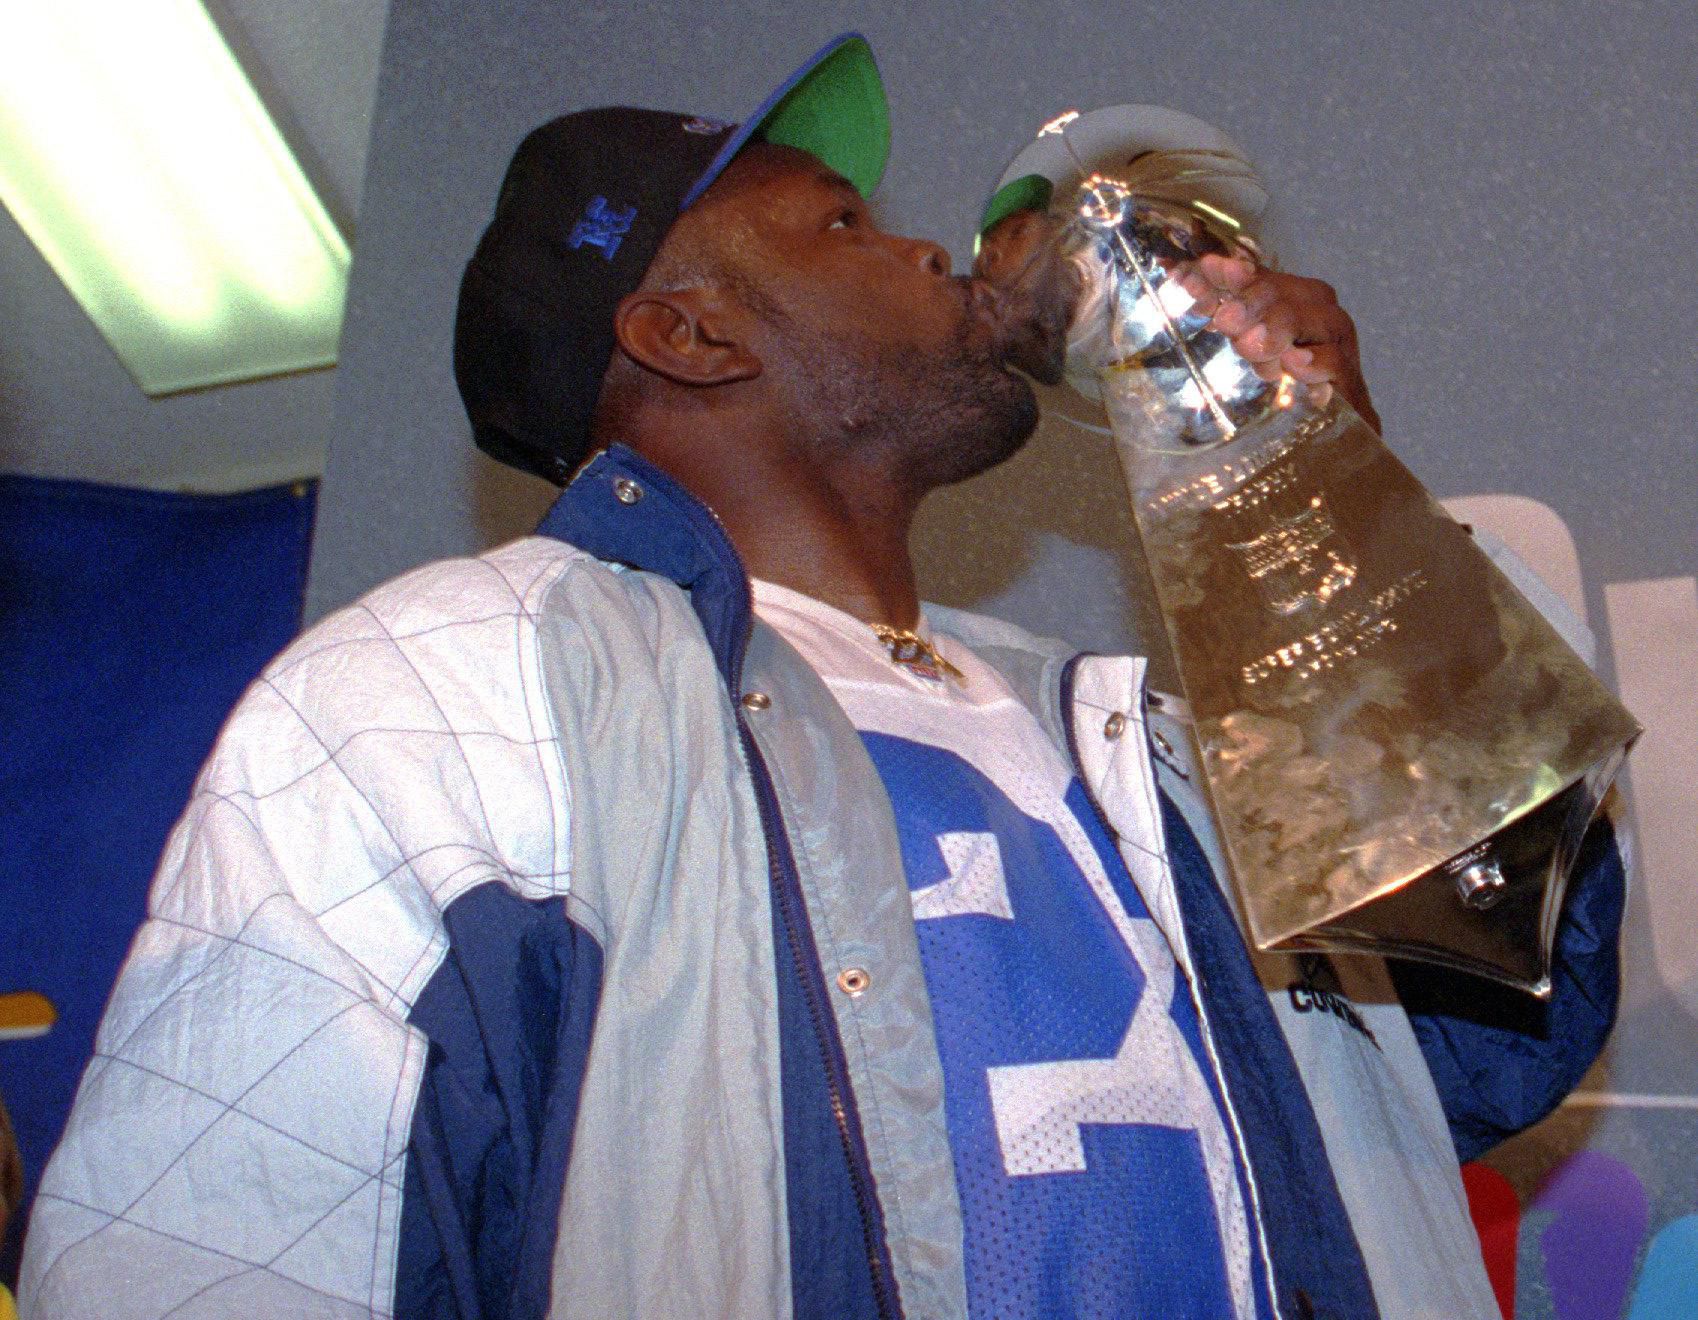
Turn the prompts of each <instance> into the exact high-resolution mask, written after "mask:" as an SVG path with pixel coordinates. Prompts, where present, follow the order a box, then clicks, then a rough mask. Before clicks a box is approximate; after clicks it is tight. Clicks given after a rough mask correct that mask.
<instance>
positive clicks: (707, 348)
mask: <svg viewBox="0 0 1698 1320" xmlns="http://www.w3.org/2000/svg"><path fill="white" fill-rule="evenodd" d="M613 334H614V337H615V338H616V339H617V340H618V342H619V347H620V349H622V350H623V351H624V353H625V355H626V356H627V357H629V358H630V359H631V360H632V361H633V362H635V363H636V364H637V365H638V366H640V367H643V368H645V369H646V370H649V371H652V372H654V373H655V374H656V375H658V376H664V377H666V379H668V380H670V381H675V382H676V383H678V384H680V385H695V386H707V385H729V384H731V383H733V382H735V381H740V380H753V379H754V378H755V377H756V376H758V375H760V374H761V360H760V358H758V357H756V356H755V354H754V353H753V352H752V351H750V349H749V348H748V347H747V346H746V345H745V344H744V343H743V342H742V336H741V334H740V332H739V330H738V318H737V317H736V316H734V315H732V314H731V309H730V308H728V307H727V306H726V304H725V302H724V298H723V295H722V294H720V293H719V291H718V290H716V289H712V288H697V289H679V290H675V291H667V292H652V293H651V292H647V291H645V290H638V291H637V292H636V293H632V294H627V295H626V296H625V297H624V298H623V299H621V300H620V303H619V307H618V309H617V310H616V311H615V312H614V314H613Z"/></svg>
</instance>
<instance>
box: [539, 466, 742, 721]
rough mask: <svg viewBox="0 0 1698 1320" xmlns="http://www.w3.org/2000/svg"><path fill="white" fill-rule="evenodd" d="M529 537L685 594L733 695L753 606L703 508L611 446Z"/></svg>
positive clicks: (721, 534) (738, 564)
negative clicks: (659, 580) (638, 572)
mask: <svg viewBox="0 0 1698 1320" xmlns="http://www.w3.org/2000/svg"><path fill="white" fill-rule="evenodd" d="M537 534H538V535H540V536H552V537H554V538H556V539H557V540H561V541H567V542H570V543H571V544H572V545H575V546H577V547H578V548H579V549H581V550H586V551H588V552H589V553H590V554H592V555H594V556H595V557H596V558H597V559H605V560H608V561H610V562H613V563H619V564H628V565H630V566H631V567H632V568H640V569H643V570H645V571H647V572H650V573H658V574H660V575H661V576H662V577H666V578H670V579H671V580H672V581H673V582H676V583H677V584H678V585H679V586H680V587H683V588H684V589H685V590H686V591H688V592H689V593H690V603H691V604H692V605H693V606H694V607H695V611H696V615H697V617H698V618H700V619H701V622H702V629H703V631H705V632H706V634H707V640H708V645H709V646H710V647H711V648H712V649H713V656H714V661H715V663H716V664H718V666H719V672H720V673H721V674H722V675H723V676H724V678H725V681H726V684H727V686H729V687H730V688H731V690H732V691H733V693H735V691H736V688H737V679H738V675H739V673H740V672H741V670H742V667H743V652H744V649H745V648H746V647H747V645H748V640H749V629H750V627H751V625H752V622H753V619H754V604H753V600H752V598H751V595H750V591H749V574H748V571H747V570H746V569H745V568H744V567H743V561H742V559H740V558H739V557H738V555H737V551H736V549H735V547H733V546H732V544H731V538H730V537H729V536H727V535H726V532H725V527H724V524H722V523H721V522H720V521H719V519H718V518H717V517H716V516H715V515H714V513H713V511H712V510H711V509H709V508H708V507H707V505H705V504H703V503H702V502H701V501H700V500H699V499H697V498H696V497H695V496H694V495H692V494H691V493H690V492H689V491H688V490H686V489H685V488H684V487H683V486H681V485H680V484H679V483H678V482H677V481H675V480H674V479H673V478H671V477H669V476H668V475H667V474H666V473H664V472H662V471H661V470H660V469H659V468H657V467H656V466H655V465H654V464H652V463H650V462H649V461H648V460H647V459H645V458H643V457H642V456H641V455H639V454H638V453H636V452H635V451H634V450H631V449H628V448H626V447H625V446H624V445H613V446H611V447H610V448H608V449H606V450H604V451H603V452H601V453H600V454H597V455H596V456H595V457H594V458H593V459H591V460H590V462H589V463H588V464H586V465H585V466H584V468H583V470H582V471H580V472H579V473H578V475H577V476H576V477H575V478H574V479H573V481H572V484H571V485H569V486H567V487H566V489H565V490H564V491H562V492H561V494H560V498H559V499H558V500H556V501H555V502H554V505H553V507H552V508H550V509H549V511H548V512H547V513H546V514H544V515H543V519H542V522H540V523H539V524H538V525H537Z"/></svg>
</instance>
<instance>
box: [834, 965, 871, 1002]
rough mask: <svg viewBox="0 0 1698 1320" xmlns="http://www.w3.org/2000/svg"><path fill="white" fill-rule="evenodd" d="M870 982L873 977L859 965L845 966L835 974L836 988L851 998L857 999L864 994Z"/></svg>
mask: <svg viewBox="0 0 1698 1320" xmlns="http://www.w3.org/2000/svg"><path fill="white" fill-rule="evenodd" d="M872 983H873V978H872V977H870V976H868V975H867V973H866V971H865V970H864V969H863V968H860V967H845V968H844V969H843V970H842V971H841V972H839V973H838V974H837V988H838V989H839V990H841V991H842V992H843V993H844V994H846V995H848V996H849V998H851V999H859V998H860V997H861V996H862V995H864V994H866V993H867V987H868V986H870V985H871V984H872Z"/></svg>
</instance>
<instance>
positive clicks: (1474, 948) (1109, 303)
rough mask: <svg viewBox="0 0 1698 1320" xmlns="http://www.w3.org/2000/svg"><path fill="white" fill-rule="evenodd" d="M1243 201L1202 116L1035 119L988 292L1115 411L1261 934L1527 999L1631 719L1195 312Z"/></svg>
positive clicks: (1329, 408) (1370, 453)
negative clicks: (1030, 311)
mask: <svg viewBox="0 0 1698 1320" xmlns="http://www.w3.org/2000/svg"><path fill="white" fill-rule="evenodd" d="M1134 128H1135V131H1134ZM1265 201H1266V194H1265V192H1264V191H1263V190H1262V188H1261V185H1260V183H1259V182H1258V181H1257V179H1256V176H1255V174H1254V171H1253V170H1252V169H1251V168H1250V166H1249V165H1248V164H1247V162H1246V161H1245V160H1244V157H1243V154H1242V153H1241V152H1240V151H1239V150H1238V149H1237V148H1236V147H1235V146H1234V145H1233V144H1232V143H1231V142H1230V141H1229V140H1228V139H1226V138H1225V137H1223V136H1222V135H1221V134H1219V133H1218V132H1217V131H1216V130H1214V129H1212V128H1210V127H1209V126H1207V125H1205V124H1202V123H1201V122H1200V121H1197V120H1194V119H1191V118H1190V117H1189V116H1184V115H1179V114H1177V113H1176V112H1172V111H1161V110H1157V109H1155V108H1153V107H1124V106H1120V107H1110V108H1108V109H1106V110H1102V111H1096V112H1093V113H1091V114H1088V115H1084V116H1077V115H1066V116H1063V117H1062V118H1061V119H1058V120H1056V121H1054V122H1053V123H1051V124H1049V125H1046V126H1045V128H1044V131H1043V132H1042V133H1040V134H1039V136H1038V139H1037V140H1036V141H1035V142H1034V143H1033V144H1032V145H1031V146H1030V147H1028V148H1027V149H1026V150H1025V151H1023V152H1022V153H1021V154H1020V155H1019V156H1018V157H1016V159H1015V161H1014V163H1013V164H1012V165H1011V166H1010V167H1009V170H1008V173H1007V174H1006V175H1005V176H1004V182H1003V186H1002V187H1001V188H1000V189H999V191H998V193H997V194H996V196H995V197H994V198H993V200H992V203H991V209H990V211H988V212H987V224H986V226H985V228H986V229H987V230H988V231H992V232H991V238H992V240H993V241H995V239H996V233H995V230H994V226H995V222H996V221H997V219H998V216H999V214H1002V213H1012V214H1015V215H1018V216H1021V217H1026V218H1029V217H1031V216H1033V215H1036V214H1041V215H1042V216H1043V217H1044V219H1043V238H1042V241H1041V242H1035V243H1028V244H1027V245H1026V247H1025V254H1026V255H1023V256H1022V260H1021V264H1020V268H1019V269H1018V270H1017V271H1012V272H1008V271H1005V272H1004V273H1003V275H1002V276H1001V277H1000V282H1003V283H1005V284H1008V285H1009V286H1010V287H1015V288H1022V289H1023V290H1024V291H1025V292H1026V293H1027V294H1029V295H1030V296H1031V297H1032V299H1033V300H1034V302H1035V304H1036V306H1037V307H1038V308H1039V309H1040V310H1043V309H1047V312H1048V315H1050V316H1051V317H1052V318H1054V317H1056V316H1057V315H1058V309H1065V312H1064V313H1060V314H1061V315H1062V316H1063V319H1064V321H1065V324H1066V326H1067V329H1066V333H1065V345H1066V347H1065V362H1064V363H1056V364H1054V365H1055V366H1057V367H1061V368H1063V369H1064V371H1065V376H1066V379H1067V381H1068V383H1069V384H1071V385H1072V386H1073V387H1074V388H1075V389H1076V390H1077V391H1078V392H1079V393H1081V394H1083V395H1085V396H1087V397H1089V398H1091V399H1094V400H1098V401H1100V404H1101V406H1102V408H1103V410H1104V411H1105V412H1106V414H1107V419H1108V422H1109V426H1110V429H1111V430H1112V433H1113V435H1114V438H1115V443H1116V448H1117V452H1118V456H1119V458H1120V461H1121V465H1122V467H1123V469H1124V471H1125V474H1126V480H1127V485H1128V489H1129V491H1130V494H1131V500H1132V508H1133V514H1134V521H1135V524H1136V527H1137V530H1138V534H1139V536H1140V538H1141V540H1142V542H1143V549H1144V554H1145V557H1146V560H1147V562H1148V566H1149V573H1150V577H1151V580H1152V584H1153V588H1154V596H1155V601H1156V604H1157V605H1158V607H1159V610H1160V614H1161V618H1162V622H1163V625H1164V629H1165V632H1166V640H1167V643H1168V645H1169V647H1170V648H1171V653H1172V660H1173V662H1174V665H1175V667H1176V669H1177V674H1178V677H1179V681H1180V684H1181V685H1182V687H1183V692H1184V697H1185V700H1186V702H1187V704H1188V705H1189V708H1190V712H1191V716H1192V721H1193V730H1194V733H1195V736H1196V740H1197V744H1198V750H1199V752H1200V754H1201V756H1200V763H1201V765H1202V766H1203V778H1204V780H1205V781H1206V782H1205V784H1204V788H1205V790H1206V793H1207V795H1208V799H1209V803H1210V806H1211V809H1212V811H1213V814H1214V818H1215V821H1216V824H1217V827H1218V832H1219V835H1220V841H1221V844H1222V848H1223V852H1224V854H1225V856H1226V859H1227V863H1228V867H1229V869H1230V871H1231V873H1232V881H1233V885H1234V887H1235V889H1236V891H1237V894H1238V896H1239V899H1240V908H1241V911H1242V914H1243V917H1244V920H1245V922H1246V924H1247V926H1248V927H1249V933H1250V937H1251V939H1252V941H1253V942H1254V944H1255V945H1256V947H1258V948H1260V949H1277V950H1286V951H1295V950H1311V949H1312V950H1324V951H1329V952H1363V953H1375V954H1382V955H1388V956H1397V957H1409V958H1419V959H1423V960H1426V961H1430V962H1435V963H1440V964H1444V965H1447V966H1451V967H1455V968H1460V969H1462V970H1465V971H1469V972H1473V973H1476V974H1480V975H1485V976H1488V977H1492V978H1494V979H1497V980H1500V981H1504V982H1506V983H1508V984H1511V985H1514V986H1517V987H1520V988H1521V989H1523V990H1526V991H1529V992H1531V993H1533V994H1535V995H1538V996H1541V997H1544V996H1548V995H1549V993H1550V976H1549V973H1550V955H1551V945H1552V940H1553V938H1554V935H1555V928H1556V923H1557V918H1558V914H1559V911H1560V908H1561V904H1562V898H1563V893H1564V891H1565V889H1566V886H1567V882H1568V877H1569V872H1570V870H1571V868H1572V866H1573V863H1574V860H1575V857H1576V854H1577V852H1578V849H1579V845H1580V841H1581V837H1582V835H1583V834H1584V833H1585V831H1586V828H1587V826H1588V825H1589V824H1590V823H1591V821H1592V820H1593V818H1594V816H1595V815H1596V813H1597V811H1598V809H1599V805H1600V802H1601V800H1602V798H1603V796H1604V794H1605V792H1606V791H1607V790H1608V788H1609V786H1610V784H1611V782H1612V781H1613V780H1614V778H1615V775H1616V772H1617V770H1618V769H1619V768H1620V766H1621V763H1622V759H1623V757H1624V756H1625V754H1626V752H1627V749H1628V747H1629V746H1630V745H1631V744H1632V742H1633V740H1634V739H1635V738H1636V737H1637V736H1638V733H1639V727H1638V725H1637V724H1636V723H1635V722H1634V720H1633V718H1632V717H1631V716H1630V715H1629V714H1628V712H1627V711H1626V710H1625V709H1623V708H1622V706H1621V704H1620V703H1619V702H1618V701H1617V700H1616V699H1615V698H1614V697H1613V696H1612V695H1611V693H1610V692H1609V691H1608V690H1607V689H1606V688H1605V687H1604V686H1603V684H1602V683H1600V682H1599V681H1598V679H1597V678H1596V677H1595V676H1594V675H1593V674H1592V672H1591V671H1590V670H1589V669H1588V668H1587V666H1586V665H1585V663H1584V662H1583V661H1582V660H1581V659H1580V658H1579V657H1578V656H1577V655H1576V654H1575V653H1574V652H1573V651H1572V650H1571V649H1570V648H1569V646H1568V645H1567V644H1566V643H1565V642H1564V641H1563V640H1562V639H1561V637H1560V636H1559V635H1558V634H1557V632H1556V631H1555V630H1554V629H1553V628H1552V627H1551V625H1550V624H1549V623H1547V622H1546V620H1545V619H1544V618H1543V616H1541V615H1540V614H1539V612H1538V611H1537V610H1535V609H1534V608H1533V607H1532V606H1531V605H1530V604H1529V603H1528V602H1527V601H1526V599H1525V598H1523V597H1522V596H1521V594H1520V593H1519V592H1518V591H1517V590H1516V588H1515V587H1514V586H1513V585H1511V583H1510V582H1509V580H1508V579H1507V578H1505V577H1504V575H1503V574H1502V573H1501V572H1500V571H1499V570H1498V569H1497V568H1496V567H1495V566H1494V565H1493V564H1492V563H1491V561H1490V560H1489V559H1488V558H1487V556H1486V555H1485V554H1484V553H1483V552H1482V551H1481V550H1480V549H1479V548H1478V547H1477V546H1476V545H1475V544H1474V542H1473V540H1472V538H1471V537H1470V535H1469V534H1468V532H1467V530H1466V529H1465V528H1463V527H1461V526H1459V525H1458V524H1457V523H1456V522H1454V521H1453V520H1452V519H1451V518H1450V517H1449V516H1448V515H1447V514H1446V513H1445V512H1444V510H1443V509H1441V508H1440V507H1439V506H1438V504H1437V503H1436V502H1435V501H1434V500H1433V499H1432V497H1431V496H1430V495H1429V494H1428V493H1427V491H1426V490H1425V489H1424V488H1423V487H1422V486H1421V484H1420V483H1419V482H1418V481H1417V480H1416V479H1415V478H1414V476H1413V475H1411V474H1410V472H1409V470H1408V469H1407V468H1405V467H1404V466H1403V464H1402V463H1400V462H1399V461H1398V459H1397V458H1396V456H1395V455H1393V454H1392V452H1391V451H1390V450H1389V449H1388V448H1387V447H1386V445H1385V444H1384V442H1383V441H1382V440H1381V439H1380V437H1379V436H1378V435H1377V434H1375V433H1374V431H1373V430H1372V429H1371V428H1370V427H1369V426H1368V425H1367V424H1366V423H1365V422H1363V421H1362V419H1361V418H1360V417H1358V416H1357V415H1356V413H1355V412H1354V411H1353V410H1352V409H1351V408H1350V406H1349V405H1348V404H1347V403H1345V402H1344V401H1343V400H1342V399H1341V398H1339V397H1337V396H1336V395H1333V396H1331V397H1328V398H1324V399H1316V398H1314V397H1311V392H1310V391H1309V390H1308V389H1307V388H1305V387H1303V386H1301V385H1298V384H1297V383H1296V382H1295V381H1292V380H1291V379H1289V378H1285V379H1280V380H1273V381H1268V380H1264V379H1262V378H1261V377H1260V376H1259V375H1258V374H1257V373H1256V371H1255V370H1254V369H1253V368H1252V367H1251V366H1250V365H1249V364H1248V363H1247V362H1245V360H1244V359H1242V358H1241V357H1239V356H1238V354H1237V353H1235V352H1234V351H1233V349H1232V346H1231V344H1230V343H1229V342H1228V341H1227V339H1226V338H1225V337H1224V336H1223V335H1221V334H1220V333H1219V332H1217V331H1215V330H1213V329H1211V328H1210V315H1211V314H1212V311H1213V309H1214V303H1213V301H1212V299H1211V298H1210V297H1209V295H1208V294H1207V293H1206V292H1205V284H1206V282H1204V281H1201V280H1200V278H1199V272H1198V269H1197V264H1196V263H1197V261H1198V259H1199V257H1201V256H1202V255H1204V254H1206V253H1211V252H1216V253H1219V252H1226V253H1230V252H1234V251H1248V252H1250V253H1251V254H1252V255H1260V254H1259V252H1258V250H1257V247H1256V241H1255V239H1254V238H1253V237H1252V236H1251V233H1250V228H1251V224H1252V222H1253V220H1254V218H1255V215H1256V214H1257V213H1258V212H1259V211H1260V209H1261V207H1262V205H1263V204H1264V203H1265ZM1039 319H1040V320H1041V317H1040V318H1039ZM1055 338H1056V343H1057V345H1059V342H1060V338H1059V337H1055ZM1038 374H1044V373H1043V372H1041V371H1040V372H1039V373H1038Z"/></svg>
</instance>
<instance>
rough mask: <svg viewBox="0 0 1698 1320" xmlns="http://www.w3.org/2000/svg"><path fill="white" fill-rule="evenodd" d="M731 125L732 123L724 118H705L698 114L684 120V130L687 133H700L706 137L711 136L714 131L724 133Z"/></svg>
mask: <svg viewBox="0 0 1698 1320" xmlns="http://www.w3.org/2000/svg"><path fill="white" fill-rule="evenodd" d="M730 127H731V125H730V124H727V123H726V122H725V121H724V120H721V119H703V118H702V117H701V116H700V115H697V116H696V117H695V118H693V119H686V120H685V121H684V131H685V132H686V133H700V134H702V136H704V137H709V136H711V135H713V134H714V133H723V132H724V131H725V130H726V129H728V128H730Z"/></svg>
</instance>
